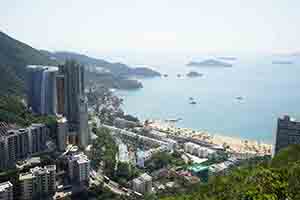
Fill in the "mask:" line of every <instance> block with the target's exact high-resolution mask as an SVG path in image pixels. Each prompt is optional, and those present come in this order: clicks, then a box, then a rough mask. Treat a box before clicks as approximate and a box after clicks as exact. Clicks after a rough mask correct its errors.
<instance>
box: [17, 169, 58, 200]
mask: <svg viewBox="0 0 300 200" xmlns="http://www.w3.org/2000/svg"><path fill="white" fill-rule="evenodd" d="M55 176H56V166H55V165H47V166H45V167H43V168H42V167H35V168H32V169H30V171H29V172H28V173H23V174H20V176H19V181H20V193H21V195H20V197H21V199H22V200H31V199H34V198H35V199H43V197H45V196H49V195H53V194H54V193H55V192H56V185H55V183H56V182H55V181H56V179H55Z"/></svg>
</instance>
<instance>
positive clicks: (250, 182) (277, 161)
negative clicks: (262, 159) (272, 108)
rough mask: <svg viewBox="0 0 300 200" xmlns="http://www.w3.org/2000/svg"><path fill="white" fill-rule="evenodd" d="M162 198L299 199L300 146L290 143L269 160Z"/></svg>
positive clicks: (205, 199) (176, 199)
mask: <svg viewBox="0 0 300 200" xmlns="http://www.w3.org/2000/svg"><path fill="white" fill-rule="evenodd" d="M161 199H162V200H227V199H228V200H296V199H300V146H299V145H291V146H290V147H288V148H287V149H284V150H282V151H281V152H280V153H279V154H278V155H276V156H275V158H273V160H272V161H270V162H266V163H261V164H258V165H254V166H244V167H241V168H239V169H235V170H234V171H232V173H230V174H229V175H227V176H218V177H214V178H212V179H211V180H210V181H209V183H208V184H203V185H200V186H197V187H195V188H193V189H191V191H190V192H189V193H188V194H178V195H174V196H173V197H165V198H161Z"/></svg>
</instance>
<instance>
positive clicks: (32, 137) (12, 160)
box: [0, 122, 48, 169]
mask: <svg viewBox="0 0 300 200" xmlns="http://www.w3.org/2000/svg"><path fill="white" fill-rule="evenodd" d="M47 133H48V129H47V127H46V126H45V125H43V124H32V125H31V126H30V127H28V128H24V129H18V128H17V127H15V126H12V125H9V124H7V123H5V122H0V168H1V169H5V168H9V167H14V166H15V164H16V161H18V160H21V159H25V158H28V157H29V156H30V155H31V154H34V153H39V152H42V151H44V150H45V149H46V140H47Z"/></svg>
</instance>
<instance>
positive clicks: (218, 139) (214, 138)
mask: <svg viewBox="0 0 300 200" xmlns="http://www.w3.org/2000/svg"><path fill="white" fill-rule="evenodd" d="M148 121H149V122H150V123H149V124H148V126H150V127H151V128H153V129H155V130H158V131H163V132H165V133H167V134H168V135H170V136H180V137H186V138H192V139H196V140H199V141H204V142H208V143H210V144H212V145H216V146H222V147H226V148H228V150H229V151H230V152H233V153H242V154H245V153H250V154H259V155H271V154H272V145H271V144H267V143H263V142H258V141H255V140H247V139H242V138H237V137H231V136H224V135H221V134H212V133H209V132H207V131H196V130H193V129H191V128H179V127H176V125H175V123H167V122H164V120H148Z"/></svg>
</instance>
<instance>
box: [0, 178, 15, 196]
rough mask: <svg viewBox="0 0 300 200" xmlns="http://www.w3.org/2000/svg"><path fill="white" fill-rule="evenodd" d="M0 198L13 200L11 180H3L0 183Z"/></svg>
mask: <svg viewBox="0 0 300 200" xmlns="http://www.w3.org/2000/svg"><path fill="white" fill-rule="evenodd" d="M0 199H1V200H13V199H14V194H13V185H12V184H11V182H9V181H7V182H3V183H0Z"/></svg>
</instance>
